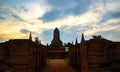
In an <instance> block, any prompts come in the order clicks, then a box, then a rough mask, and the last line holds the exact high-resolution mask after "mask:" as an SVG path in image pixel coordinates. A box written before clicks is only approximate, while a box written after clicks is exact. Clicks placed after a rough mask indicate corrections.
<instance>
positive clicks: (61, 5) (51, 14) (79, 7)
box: [39, 0, 91, 22]
mask: <svg viewBox="0 0 120 72" xmlns="http://www.w3.org/2000/svg"><path fill="white" fill-rule="evenodd" d="M47 2H48V4H49V5H51V7H52V8H51V10H50V11H48V12H46V13H45V14H44V15H43V16H42V17H40V18H39V19H42V20H43V21H44V22H49V21H54V20H57V19H61V18H64V17H66V16H69V15H79V14H82V13H84V12H86V11H87V9H88V7H89V5H90V3H91V2H90V1H86V0H76V1H74V0H69V2H68V1H66V0H60V1H56V0H47Z"/></svg>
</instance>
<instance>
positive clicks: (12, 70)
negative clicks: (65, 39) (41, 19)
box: [0, 28, 120, 72]
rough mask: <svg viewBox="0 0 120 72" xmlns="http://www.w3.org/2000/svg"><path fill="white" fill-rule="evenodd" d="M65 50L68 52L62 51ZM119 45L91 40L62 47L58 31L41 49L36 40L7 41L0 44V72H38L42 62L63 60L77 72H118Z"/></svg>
mask: <svg viewBox="0 0 120 72" xmlns="http://www.w3.org/2000/svg"><path fill="white" fill-rule="evenodd" d="M66 47H68V48H69V50H68V52H67V51H65V48H66ZM119 51H120V42H113V41H110V40H106V39H104V38H102V37H101V36H93V38H92V39H90V40H85V39H84V35H83V34H82V37H81V43H78V41H77V39H76V42H75V44H73V43H70V42H69V43H68V44H67V45H65V46H63V44H62V41H61V40H60V34H59V30H58V28H56V29H55V30H54V35H53V40H52V41H51V44H50V45H46V46H44V45H42V44H41V43H40V42H39V40H38V38H36V40H35V42H33V41H32V36H31V33H30V36H29V39H10V40H9V41H6V42H3V43H0V72H40V71H42V69H43V68H44V67H45V65H46V58H65V57H67V56H68V60H69V65H71V66H72V67H73V68H74V69H75V70H76V71H77V72H120V52H119Z"/></svg>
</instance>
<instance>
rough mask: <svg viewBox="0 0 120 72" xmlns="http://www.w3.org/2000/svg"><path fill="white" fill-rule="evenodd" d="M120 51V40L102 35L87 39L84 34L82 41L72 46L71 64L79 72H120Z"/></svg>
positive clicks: (70, 52) (70, 51)
mask: <svg viewBox="0 0 120 72" xmlns="http://www.w3.org/2000/svg"><path fill="white" fill-rule="evenodd" d="M77 48H78V49H77ZM77 50H78V51H77ZM119 51H120V42H112V41H109V40H106V39H104V38H101V37H100V36H96V37H95V36H94V38H93V39H90V40H87V41H85V40H84V36H83V34H82V38H81V43H80V44H78V45H77V46H76V45H71V46H70V49H69V64H70V65H71V66H73V67H74V68H75V69H76V70H77V71H78V70H79V71H78V72H120V52H119ZM77 54H79V55H77ZM77 64H79V65H77ZM78 68H79V69H78Z"/></svg>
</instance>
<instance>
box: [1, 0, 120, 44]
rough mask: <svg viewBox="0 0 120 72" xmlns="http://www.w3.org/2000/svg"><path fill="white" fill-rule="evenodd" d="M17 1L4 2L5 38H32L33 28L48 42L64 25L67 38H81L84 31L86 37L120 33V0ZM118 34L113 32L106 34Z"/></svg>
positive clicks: (34, 32) (2, 17)
mask: <svg viewBox="0 0 120 72" xmlns="http://www.w3.org/2000/svg"><path fill="white" fill-rule="evenodd" d="M16 1H17V2H16ZM16 1H14V3H12V2H10V3H9V2H8V3H5V2H4V3H3V2H2V4H1V5H0V29H1V30H0V38H2V39H5V40H6V39H11V38H28V36H27V34H28V32H29V31H30V32H32V33H33V37H36V36H38V37H39V38H40V40H41V41H42V42H43V43H44V44H46V42H49V43H50V39H52V33H51V32H53V29H54V28H56V27H58V28H59V29H60V33H61V34H62V35H61V39H62V40H63V42H67V41H73V40H74V39H75V38H76V37H77V38H78V39H80V35H81V33H85V35H86V37H88V36H91V35H93V34H99V33H100V34H103V35H104V36H106V35H107V34H106V33H105V32H108V31H110V32H111V33H114V32H116V33H115V35H116V36H119V35H118V34H117V33H119V31H120V25H119V23H120V19H119V17H120V16H119V13H120V7H119V5H120V2H119V0H114V1H113V0H76V1H74V0H69V2H68V1H66V0H60V1H58V0H36V1H34V0H29V1H28V0H27V1H22V2H21V4H18V3H19V1H18V0H16ZM15 3H16V4H15ZM12 4H13V5H12ZM17 4H18V5H17ZM110 32H108V33H110ZM25 33H27V34H25ZM17 35H18V36H17ZM68 36H69V37H68ZM104 36H103V37H104ZM116 36H113V35H112V34H111V37H108V36H106V38H108V39H112V38H113V39H114V38H115V37H116ZM116 38H117V37H116ZM118 38H119V37H118Z"/></svg>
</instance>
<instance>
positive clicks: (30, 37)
mask: <svg viewBox="0 0 120 72" xmlns="http://www.w3.org/2000/svg"><path fill="white" fill-rule="evenodd" d="M29 40H31V41H32V35H31V32H30V36H29Z"/></svg>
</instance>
